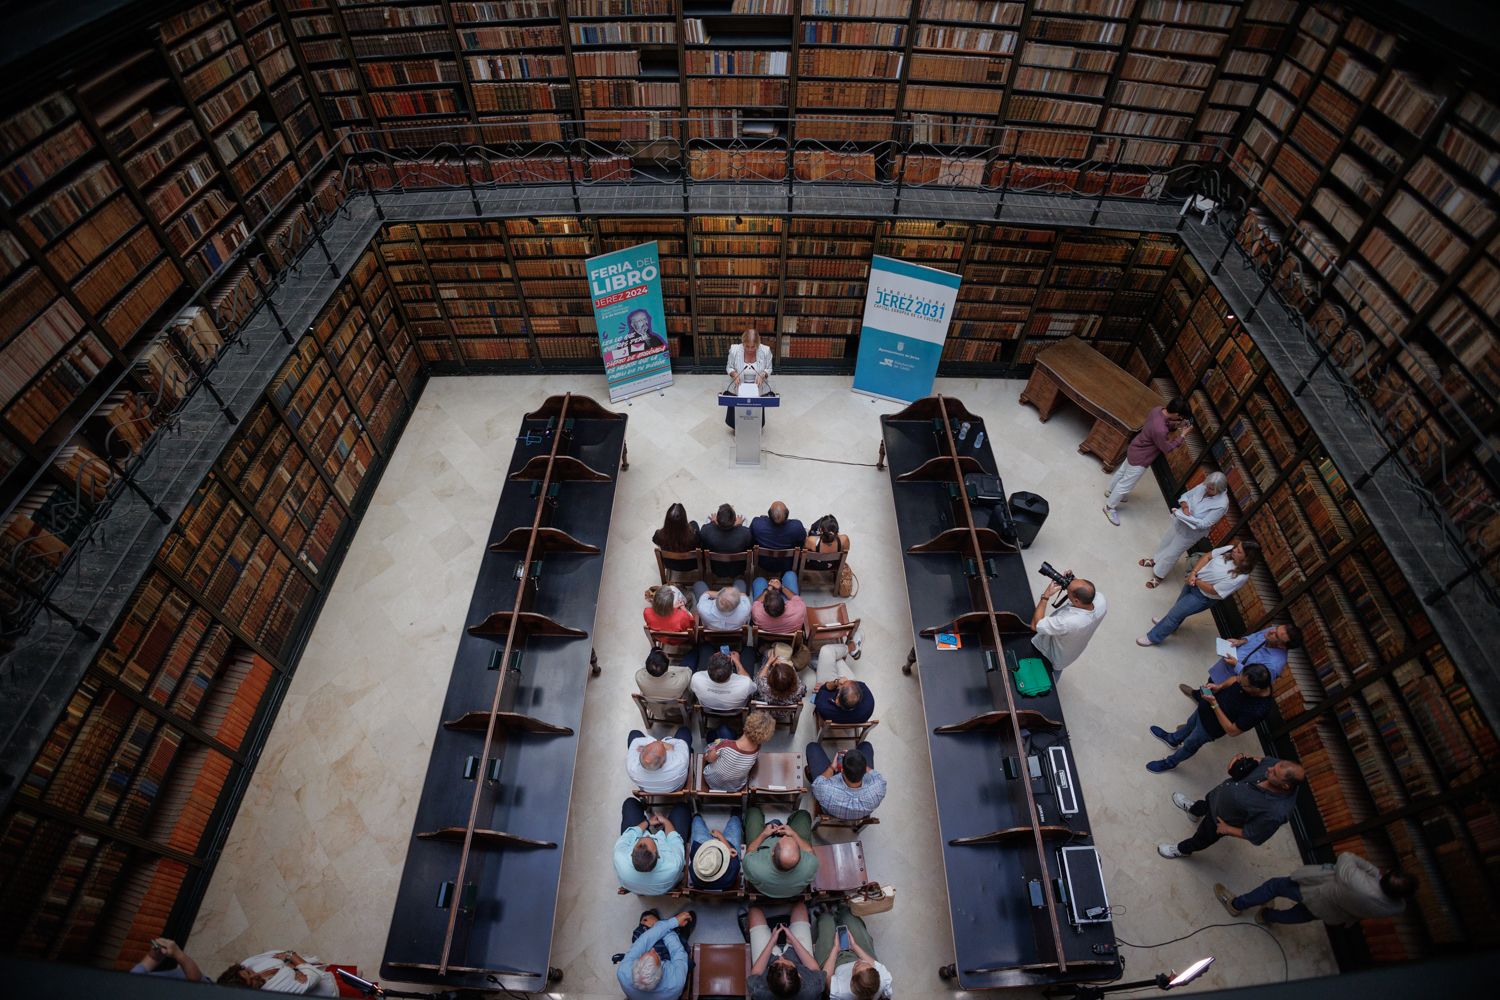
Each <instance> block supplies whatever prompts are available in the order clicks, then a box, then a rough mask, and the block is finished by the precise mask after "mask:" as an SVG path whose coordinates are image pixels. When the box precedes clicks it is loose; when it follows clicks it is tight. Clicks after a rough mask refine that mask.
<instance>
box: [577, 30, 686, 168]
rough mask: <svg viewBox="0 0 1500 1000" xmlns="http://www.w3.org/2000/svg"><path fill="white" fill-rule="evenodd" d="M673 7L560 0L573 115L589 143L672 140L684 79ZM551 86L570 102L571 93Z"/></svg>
mask: <svg viewBox="0 0 1500 1000" xmlns="http://www.w3.org/2000/svg"><path fill="white" fill-rule="evenodd" d="M679 6H681V5H680V4H676V3H673V2H671V0H567V3H566V8H567V25H566V31H567V38H566V39H564V43H565V44H566V45H567V46H568V53H569V54H568V58H569V59H570V60H571V71H572V74H573V80H574V84H575V85H576V101H577V107H578V115H577V116H575V117H581V118H583V120H584V121H585V122H588V123H590V124H588V125H586V126H585V133H586V134H587V136H588V137H589V138H593V139H600V140H604V141H609V140H640V139H651V138H660V137H663V136H668V137H675V136H677V135H678V132H679V128H678V124H677V119H678V118H679V117H680V115H681V112H682V101H683V97H684V89H685V86H686V82H687V81H686V79H685V77H684V76H683V69H682V66H681V64H680V60H679V53H680V50H681V38H680V36H681V32H682V17H681V12H680V11H679V10H678V9H677V8H678V7H679ZM559 86H560V88H561V92H562V96H563V98H564V99H565V100H571V98H570V97H569V95H570V93H571V92H572V90H571V88H569V87H568V86H567V85H566V84H560V85H559ZM563 106H564V107H568V106H570V105H568V104H564V105H563ZM594 123H597V124H594Z"/></svg>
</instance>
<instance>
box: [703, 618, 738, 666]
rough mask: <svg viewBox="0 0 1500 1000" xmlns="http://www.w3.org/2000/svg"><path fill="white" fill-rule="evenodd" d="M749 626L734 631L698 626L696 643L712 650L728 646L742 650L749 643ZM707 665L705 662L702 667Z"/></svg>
mask: <svg viewBox="0 0 1500 1000" xmlns="http://www.w3.org/2000/svg"><path fill="white" fill-rule="evenodd" d="M749 634H750V626H749V625H743V626H741V627H740V628H735V629H718V628H708V627H707V626H704V625H699V626H698V642H699V643H700V644H701V645H704V646H707V647H708V648H709V649H713V648H714V647H715V646H728V647H730V648H731V649H742V648H744V646H745V644H746V643H747V642H748V641H749ZM707 665H708V664H707V663H706V662H705V663H704V666H707Z"/></svg>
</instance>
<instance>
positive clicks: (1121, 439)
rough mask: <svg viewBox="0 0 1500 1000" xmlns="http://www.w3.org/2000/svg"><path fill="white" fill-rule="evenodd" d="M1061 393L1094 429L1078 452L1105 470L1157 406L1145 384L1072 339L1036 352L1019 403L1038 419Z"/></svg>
mask: <svg viewBox="0 0 1500 1000" xmlns="http://www.w3.org/2000/svg"><path fill="white" fill-rule="evenodd" d="M1064 397H1066V398H1067V399H1071V400H1072V401H1073V402H1075V403H1077V404H1078V405H1079V406H1080V407H1082V408H1083V409H1084V411H1085V412H1087V413H1088V414H1089V415H1090V416H1092V417H1093V418H1094V427H1093V429H1092V430H1090V431H1089V436H1088V437H1086V438H1084V439H1083V443H1082V444H1080V445H1079V446H1078V450H1079V452H1081V453H1083V454H1085V455H1095V456H1097V457H1098V459H1099V460H1100V461H1101V462H1103V463H1104V471H1105V472H1113V471H1115V467H1116V466H1118V465H1119V464H1120V462H1121V461H1123V460H1124V458H1125V447H1126V446H1127V445H1128V444H1130V439H1131V438H1132V437H1134V436H1135V433H1136V432H1137V431H1139V430H1140V429H1141V427H1142V425H1144V424H1145V422H1146V414H1147V413H1150V412H1151V407H1153V406H1160V405H1161V404H1162V400H1161V398H1160V397H1158V396H1157V395H1156V393H1155V392H1153V391H1152V390H1151V388H1150V387H1149V386H1146V385H1142V384H1141V383H1140V382H1138V381H1137V380H1136V379H1135V377H1134V376H1132V375H1131V374H1130V373H1129V372H1127V371H1125V369H1123V368H1121V367H1120V366H1119V365H1117V364H1115V363H1114V362H1113V361H1111V360H1109V359H1108V358H1106V357H1105V356H1104V355H1102V354H1100V353H1099V352H1098V351H1096V350H1094V349H1093V348H1092V347H1090V346H1089V345H1088V344H1085V343H1084V342H1083V341H1081V340H1079V339H1078V338H1077V337H1068V338H1067V339H1066V340H1062V341H1059V342H1058V343H1056V344H1053V345H1052V346H1051V347H1049V348H1047V349H1046V350H1044V351H1042V352H1040V353H1039V354H1037V356H1036V367H1035V368H1033V369H1032V371H1031V379H1030V380H1029V381H1028V382H1027V383H1026V388H1025V389H1024V390H1023V391H1022V392H1021V402H1023V403H1030V404H1031V405H1032V406H1035V407H1036V408H1037V413H1038V414H1040V416H1041V418H1042V421H1043V422H1045V421H1046V420H1047V418H1048V417H1050V416H1052V412H1053V411H1054V410H1056V409H1057V404H1058V402H1059V400H1060V399H1062V398H1064Z"/></svg>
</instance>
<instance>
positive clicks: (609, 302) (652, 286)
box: [585, 242, 672, 403]
mask: <svg viewBox="0 0 1500 1000" xmlns="http://www.w3.org/2000/svg"><path fill="white" fill-rule="evenodd" d="M585 264H586V265H587V266H588V270H589V296H590V298H592V299H593V300H594V324H595V326H596V327H597V328H598V330H599V352H600V354H602V355H603V356H604V377H605V378H606V379H607V380H608V381H609V400H610V402H612V403H617V402H619V401H620V400H622V399H628V398H630V397H631V396H635V395H638V394H640V393H643V392H650V391H651V390H652V389H660V388H661V387H662V386H667V385H671V384H672V352H671V351H670V350H669V349H668V347H667V314H666V310H665V309H664V308H663V307H662V302H661V258H660V257H659V256H658V254H657V249H656V244H655V243H654V242H652V243H642V244H640V245H639V246H633V247H630V248H629V249H626V250H616V251H615V252H614V253H607V254H601V255H600V256H598V257H590V258H589V259H588V260H587V261H585Z"/></svg>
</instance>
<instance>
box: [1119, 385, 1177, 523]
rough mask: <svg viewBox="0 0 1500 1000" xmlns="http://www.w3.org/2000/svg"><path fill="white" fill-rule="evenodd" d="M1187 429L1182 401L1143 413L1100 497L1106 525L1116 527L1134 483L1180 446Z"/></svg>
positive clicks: (1174, 401) (1173, 401)
mask: <svg viewBox="0 0 1500 1000" xmlns="http://www.w3.org/2000/svg"><path fill="white" fill-rule="evenodd" d="M1191 426H1192V421H1191V420H1189V418H1188V406H1187V402H1186V401H1185V400H1181V399H1174V400H1172V401H1171V402H1170V403H1168V404H1167V405H1166V406H1153V407H1151V412H1150V413H1148V414H1146V423H1145V424H1144V425H1142V427H1141V429H1140V431H1139V432H1138V433H1137V434H1136V436H1135V437H1133V438H1131V439H1130V446H1129V447H1128V448H1126V449H1125V461H1124V462H1121V463H1120V467H1119V468H1118V469H1116V470H1115V476H1114V478H1113V479H1111V480H1110V481H1109V489H1108V490H1107V491H1106V492H1105V494H1104V516H1105V517H1107V518H1109V523H1110V524H1113V525H1115V526H1116V527H1119V524H1120V512H1119V510H1118V509H1117V508H1118V507H1119V506H1120V504H1122V503H1124V502H1125V498H1126V497H1128V496H1129V495H1130V491H1131V490H1133V489H1135V484H1136V483H1138V482H1140V481H1141V477H1142V476H1144V475H1145V474H1146V470H1147V469H1149V468H1150V467H1151V463H1152V462H1155V461H1156V460H1157V459H1158V458H1160V457H1161V456H1162V455H1164V454H1166V453H1167V452H1169V451H1171V450H1173V449H1174V448H1176V447H1178V446H1179V445H1181V444H1182V442H1183V440H1184V439H1186V438H1187V435H1188V431H1189V430H1190V429H1191Z"/></svg>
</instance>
